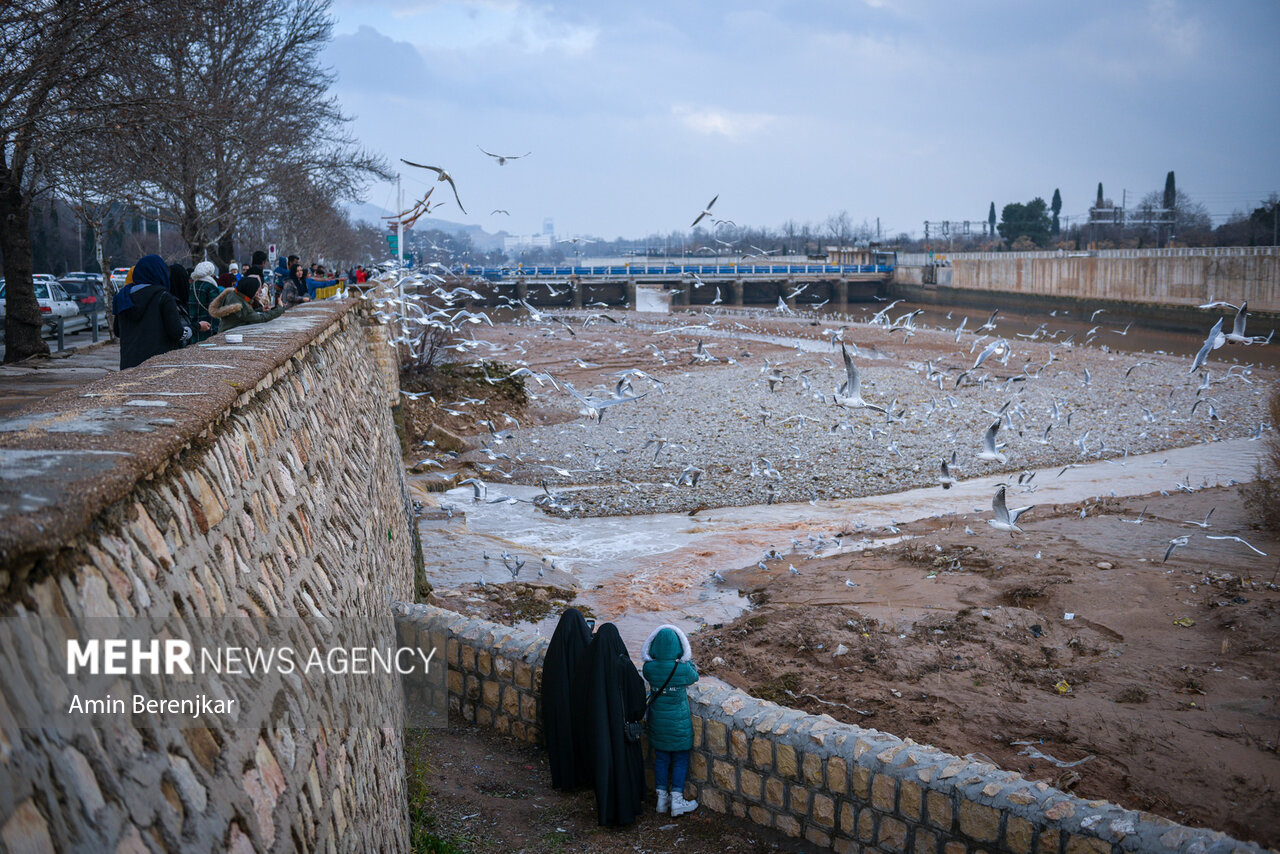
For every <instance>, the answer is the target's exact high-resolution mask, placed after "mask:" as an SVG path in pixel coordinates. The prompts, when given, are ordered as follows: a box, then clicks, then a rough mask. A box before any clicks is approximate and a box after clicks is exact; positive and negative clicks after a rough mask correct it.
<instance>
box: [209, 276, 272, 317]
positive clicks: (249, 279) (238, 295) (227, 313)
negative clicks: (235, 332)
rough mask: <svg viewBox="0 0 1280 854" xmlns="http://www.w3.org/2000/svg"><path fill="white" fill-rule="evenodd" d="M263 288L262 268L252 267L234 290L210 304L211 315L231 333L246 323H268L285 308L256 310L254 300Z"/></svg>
mask: <svg viewBox="0 0 1280 854" xmlns="http://www.w3.org/2000/svg"><path fill="white" fill-rule="evenodd" d="M261 287H262V268H261V267H250V268H249V269H248V270H247V271H246V272H245V274H244V275H243V276H242V277H241V278H240V281H238V282H236V286H235V287H234V288H228V289H227V290H225V291H223V292H222V293H220V294H218V296H217V298H216V299H214V301H213V302H212V303H210V304H209V314H210V315H212V316H213V317H216V318H218V320H220V321H222V331H223V332H230V331H231V330H232V329H235V328H236V327H237V326H243V325H245V324H246V323H266V322H267V321H268V320H275V319H276V318H277V317H279V316H280V315H281V314H283V313H284V309H283V308H273V309H271V310H270V311H257V310H256V309H254V307H253V298H254V297H255V296H257V294H258V290H259V289H260V288H261Z"/></svg>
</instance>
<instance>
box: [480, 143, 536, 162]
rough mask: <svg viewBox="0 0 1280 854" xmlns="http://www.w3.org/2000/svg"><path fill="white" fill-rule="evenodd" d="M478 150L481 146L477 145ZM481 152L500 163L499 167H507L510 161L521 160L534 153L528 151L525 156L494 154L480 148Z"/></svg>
mask: <svg viewBox="0 0 1280 854" xmlns="http://www.w3.org/2000/svg"><path fill="white" fill-rule="evenodd" d="M476 148H480V146H478V145H477V146H476ZM480 150H481V151H482V152H484V153H485V154H487V155H489V156H490V157H492V158H493V159H494V160H496V161H498V165H499V166H506V165H507V161H508V160H519V159H520V158H521V157H528V156H529V155H530V154H533V152H532V151H526V152H525V153H524V154H494V153H493V152H492V151H485V150H484V149H483V148H480Z"/></svg>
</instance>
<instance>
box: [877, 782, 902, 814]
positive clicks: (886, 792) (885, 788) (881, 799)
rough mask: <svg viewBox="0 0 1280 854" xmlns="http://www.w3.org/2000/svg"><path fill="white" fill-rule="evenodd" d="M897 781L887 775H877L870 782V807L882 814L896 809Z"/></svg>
mask: <svg viewBox="0 0 1280 854" xmlns="http://www.w3.org/2000/svg"><path fill="white" fill-rule="evenodd" d="M897 797H898V781H897V780H895V779H894V778H892V777H890V776H889V775H888V774H877V775H876V776H875V779H873V780H872V781H871V805H872V806H873V807H875V808H876V809H878V810H880V812H883V813H892V812H894V811H895V809H896V808H897Z"/></svg>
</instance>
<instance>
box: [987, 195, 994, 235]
mask: <svg viewBox="0 0 1280 854" xmlns="http://www.w3.org/2000/svg"><path fill="white" fill-rule="evenodd" d="M987 225H989V226H991V236H992V237H995V236H996V203H995V202H992V203H991V207H990V208H988V209H987Z"/></svg>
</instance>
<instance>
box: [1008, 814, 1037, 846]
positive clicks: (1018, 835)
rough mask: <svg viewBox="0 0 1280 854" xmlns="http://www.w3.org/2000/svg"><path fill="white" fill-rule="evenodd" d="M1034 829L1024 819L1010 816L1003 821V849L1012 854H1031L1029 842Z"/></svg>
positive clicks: (1033, 834) (1033, 835)
mask: <svg viewBox="0 0 1280 854" xmlns="http://www.w3.org/2000/svg"><path fill="white" fill-rule="evenodd" d="M1034 838H1035V827H1034V826H1033V825H1032V824H1031V822H1029V821H1027V820H1026V819H1025V818H1020V817H1018V816H1016V815H1011V816H1009V817H1008V818H1007V819H1006V820H1005V827H1004V847H1005V848H1008V849H1009V850H1010V851H1012V852H1013V854H1031V841H1032V840H1033V839H1034Z"/></svg>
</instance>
